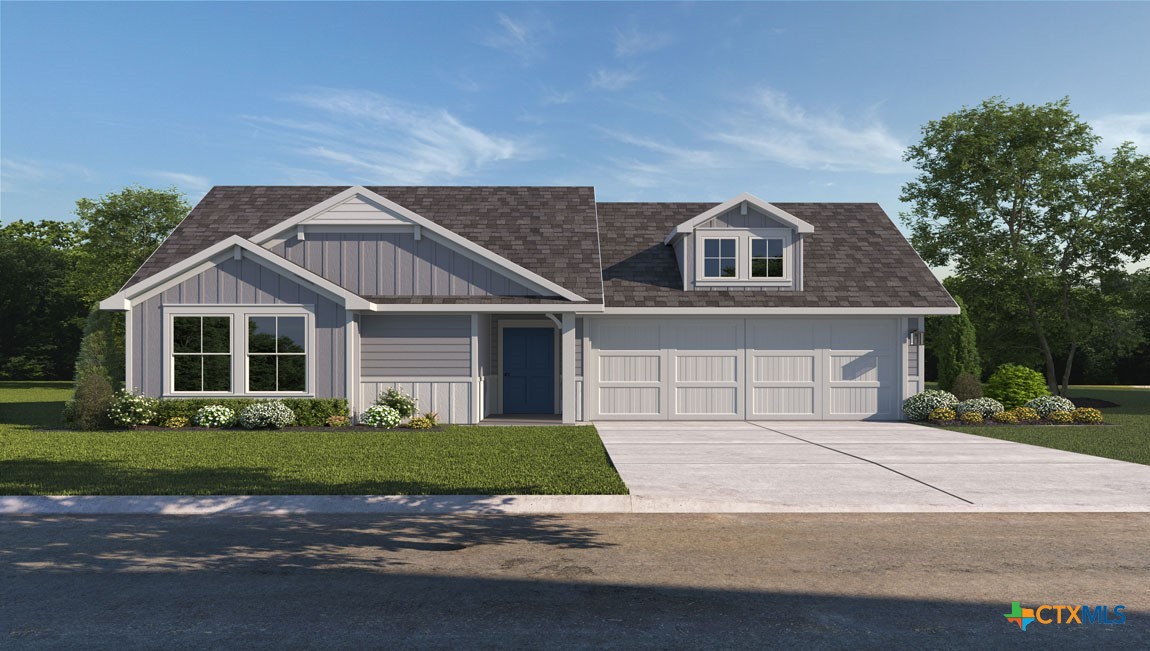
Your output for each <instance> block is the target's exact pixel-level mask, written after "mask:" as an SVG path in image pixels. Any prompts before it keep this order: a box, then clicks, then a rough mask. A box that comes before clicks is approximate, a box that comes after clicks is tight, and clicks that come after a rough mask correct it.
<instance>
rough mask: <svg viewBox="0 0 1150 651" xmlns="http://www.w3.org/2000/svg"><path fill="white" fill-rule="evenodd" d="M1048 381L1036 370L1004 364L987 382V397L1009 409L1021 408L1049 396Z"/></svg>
mask: <svg viewBox="0 0 1150 651" xmlns="http://www.w3.org/2000/svg"><path fill="white" fill-rule="evenodd" d="M1049 394H1050V391H1048V390H1047V389H1046V379H1045V378H1043V377H1042V374H1041V373H1039V372H1038V371H1035V370H1034V369H1030V368H1026V367H1025V366H1019V365H1018V364H1003V365H1002V366H999V367H998V370H997V371H995V372H994V375H991V376H990V379H989V380H987V382H986V395H987V396H988V397H990V398H994V399H995V400H997V401H999V402H1001V403H1002V404H1003V405H1005V406H1006V407H1007V408H1011V407H1021V406H1022V405H1025V404H1026V403H1027V402H1028V401H1030V400H1033V399H1034V398H1037V397H1039V396H1045V395H1049Z"/></svg>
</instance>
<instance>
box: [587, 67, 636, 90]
mask: <svg viewBox="0 0 1150 651" xmlns="http://www.w3.org/2000/svg"><path fill="white" fill-rule="evenodd" d="M638 80H639V75H637V74H636V73H634V72H631V71H629V70H610V69H607V68H600V69H598V70H596V71H595V72H593V73H591V85H592V86H593V87H595V88H601V89H603V90H623V89H624V88H626V87H627V86H630V85H631V84H633V83H635V82H636V81H638Z"/></svg>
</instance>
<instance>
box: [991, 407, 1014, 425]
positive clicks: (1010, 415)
mask: <svg viewBox="0 0 1150 651" xmlns="http://www.w3.org/2000/svg"><path fill="white" fill-rule="evenodd" d="M990 419H991V420H993V421H994V422H996V423H1008V424H1011V425H1014V424H1017V423H1018V416H1016V415H1015V414H1014V411H1013V410H1011V411H998V412H995V413H993V414H991V415H990Z"/></svg>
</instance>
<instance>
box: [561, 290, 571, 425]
mask: <svg viewBox="0 0 1150 651" xmlns="http://www.w3.org/2000/svg"><path fill="white" fill-rule="evenodd" d="M561 333H562V335H561V336H560V344H559V346H560V348H561V349H562V352H561V354H560V368H561V369H562V376H563V391H562V393H561V395H562V397H563V422H564V423H565V424H568V425H573V424H574V423H575V315H574V314H572V313H571V312H564V313H563V328H562V331H561Z"/></svg>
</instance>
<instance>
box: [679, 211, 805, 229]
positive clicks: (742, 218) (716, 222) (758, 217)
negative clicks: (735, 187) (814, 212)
mask: <svg viewBox="0 0 1150 651" xmlns="http://www.w3.org/2000/svg"><path fill="white" fill-rule="evenodd" d="M697 228H790V226H788V225H786V224H784V223H782V222H780V221H778V220H777V219H774V218H773V217H770V216H769V215H764V214H763V213H761V212H759V211H758V210H755V209H754V208H751V209H749V210H747V214H745V215H744V214H742V211H740V210H739V209H738V208H735V209H732V210H728V211H727V212H725V213H723V214H721V215H717V216H715V217H712V218H711V219H708V220H707V221H705V222H703V223H702V224H700V225H699V226H698V227H697Z"/></svg>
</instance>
